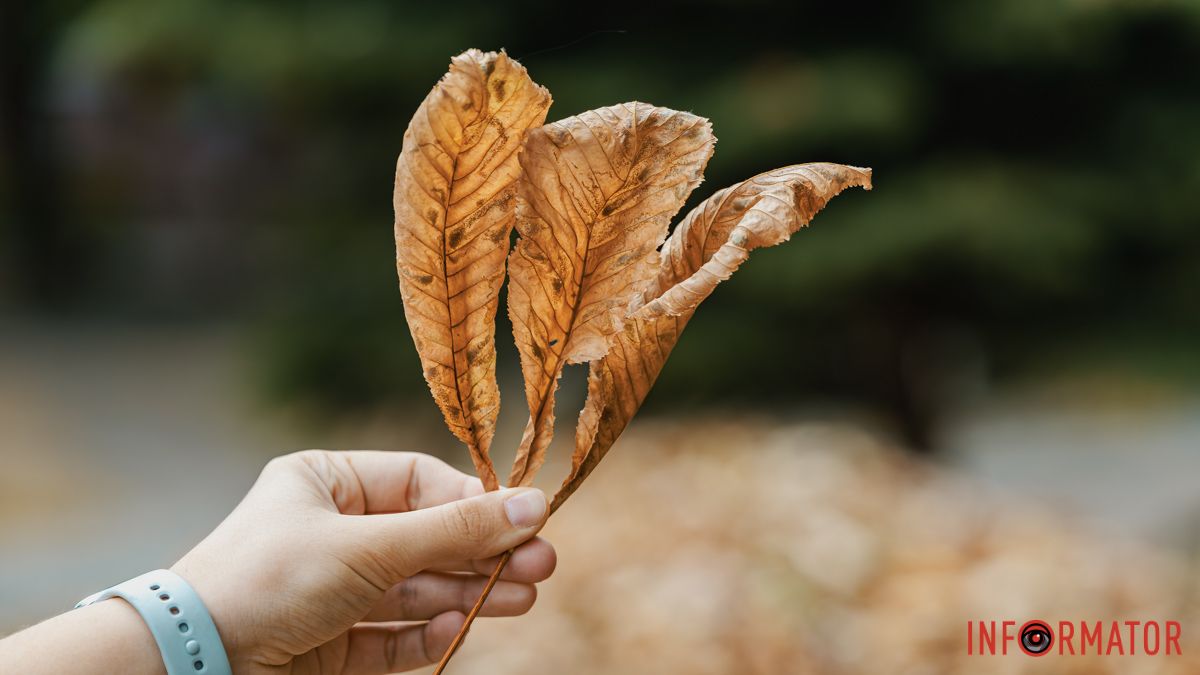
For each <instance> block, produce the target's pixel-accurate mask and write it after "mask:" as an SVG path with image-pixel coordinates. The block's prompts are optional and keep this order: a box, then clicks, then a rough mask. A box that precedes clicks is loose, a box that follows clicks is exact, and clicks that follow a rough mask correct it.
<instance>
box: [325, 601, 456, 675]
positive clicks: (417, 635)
mask: <svg viewBox="0 0 1200 675" xmlns="http://www.w3.org/2000/svg"><path fill="white" fill-rule="evenodd" d="M466 618H467V617H466V616H465V615H464V614H463V613H462V612H446V613H444V614H439V615H437V616H435V617H433V619H432V620H431V621H430V622H429V623H423V624H420V625H416V626H402V625H369V626H355V627H354V628H351V629H350V632H349V638H350V639H349V643H348V646H347V648H346V658H345V661H344V663H343V668H342V670H341V673H342V675H385V674H386V673H398V672H402V671H405V670H412V669H413V668H420V667H421V666H425V665H429V664H430V663H433V662H434V661H437V660H438V659H440V658H441V657H442V653H443V652H445V651H446V648H448V647H449V646H450V642H451V641H453V640H454V636H455V635H457V634H458V631H459V629H460V628H462V625H463V621H465V620H466Z"/></svg>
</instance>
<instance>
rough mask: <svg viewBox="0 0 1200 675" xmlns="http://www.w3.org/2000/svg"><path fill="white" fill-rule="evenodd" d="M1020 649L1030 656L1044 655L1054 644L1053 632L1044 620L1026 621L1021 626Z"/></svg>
mask: <svg viewBox="0 0 1200 675" xmlns="http://www.w3.org/2000/svg"><path fill="white" fill-rule="evenodd" d="M1020 638H1021V651H1023V652H1025V653H1026V654H1028V655H1030V656H1044V655H1045V654H1047V653H1049V652H1050V646H1051V645H1053V644H1054V633H1051V632H1050V626H1049V624H1047V623H1046V622H1045V621H1028V622H1026V623H1025V625H1024V626H1021V632H1020Z"/></svg>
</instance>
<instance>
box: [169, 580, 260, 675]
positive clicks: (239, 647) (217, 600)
mask: <svg viewBox="0 0 1200 675" xmlns="http://www.w3.org/2000/svg"><path fill="white" fill-rule="evenodd" d="M169 569H170V571H172V572H174V573H175V574H178V575H179V576H180V577H181V578H182V579H183V580H184V581H186V582H187V583H188V585H189V586H191V587H192V590H194V591H195V592H196V595H198V596H200V600H201V601H202V602H203V603H204V606H205V608H206V609H207V610H208V615H209V616H210V617H212V621H213V624H214V625H215V626H216V627H217V633H218V634H219V635H220V636H221V643H222V644H223V645H224V647H225V655H226V657H227V658H228V659H229V665H230V667H232V668H233V672H235V673H242V672H246V668H245V666H246V665H247V664H248V663H249V662H250V652H251V649H250V645H249V644H248V642H247V640H246V636H247V631H246V630H244V627H240V626H239V623H240V622H239V620H238V613H237V610H236V607H235V606H233V605H232V603H231V602H230V600H228V599H226V598H225V593H224V592H223V591H224V588H223V587H222V585H219V584H215V583H211V582H210V581H209V579H208V577H207V576H206V575H205V574H203V573H202V572H201V571H200V570H198V569H196V566H194V565H189V563H188V558H187V556H185V557H184V558H183V559H182V560H180V561H179V562H177V563H175V564H174V565H172V566H171V567H170V568H169Z"/></svg>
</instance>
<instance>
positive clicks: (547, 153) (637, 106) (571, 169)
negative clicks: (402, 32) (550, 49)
mask: <svg viewBox="0 0 1200 675" xmlns="http://www.w3.org/2000/svg"><path fill="white" fill-rule="evenodd" d="M714 142H715V139H714V138H713V136H712V132H711V129H710V126H709V123H708V121H707V120H705V119H703V118H700V117H697V116H695V115H691V114H688V113H683V112H677V111H674V110H668V109H665V108H656V107H653V106H650V105H647V104H644V103H636V102H635V103H627V104H624V105H618V106H612V107H609V108H601V109H599V110H592V111H589V112H585V113H583V114H580V115H577V116H574V117H569V118H567V119H565V120H562V121H559V122H555V123H554V124H549V125H546V126H544V127H542V128H540V129H536V130H533V131H531V132H530V133H529V134H528V136H527V137H526V140H525V145H524V148H523V149H522V151H521V155H520V164H521V168H522V176H521V179H520V181H519V182H518V191H517V230H518V232H519V233H520V235H521V237H520V239H519V240H518V242H517V245H516V247H515V248H514V250H513V252H512V255H511V256H510V257H509V278H510V279H511V283H510V284H509V294H508V311H509V316H510V317H511V319H512V323H513V334H514V337H515V338H516V343H517V349H518V351H519V352H520V355H521V370H522V373H523V374H524V377H525V396H526V400H527V402H528V404H529V410H530V419H529V423H528V425H527V426H526V429H525V434H524V436H523V438H522V440H521V445H520V447H519V448H518V450H517V457H516V461H515V462H514V465H513V471H512V474H511V476H510V478H509V484H510V485H527V484H529V483H530V482H531V481H532V480H533V476H534V474H536V473H537V470H538V469H539V468H540V467H541V464H542V462H543V461H544V459H545V452H546V447H547V446H548V445H549V443H550V438H551V435H552V434H553V424H554V393H555V389H556V388H557V386H558V379H559V377H560V375H561V374H562V369H563V367H564V366H565V365H567V364H572V363H583V362H587V361H593V360H595V359H598V358H600V357H602V356H604V354H605V352H606V351H607V350H608V346H609V338H610V337H611V336H612V335H614V334H616V333H617V332H618V331H620V330H621V327H622V325H623V324H624V322H625V319H626V317H627V316H628V314H629V310H630V308H631V306H632V303H633V301H634V300H635V299H637V298H638V297H639V295H640V293H641V292H642V290H643V289H644V288H645V287H646V284H648V283H649V282H650V281H651V280H652V279H653V277H654V275H655V274H656V272H657V261H658V254H657V252H656V250H657V248H658V246H659V245H660V244H661V243H662V241H663V238H664V237H666V234H667V227H668V225H669V222H670V219H671V218H672V217H673V216H674V215H675V213H676V212H677V211H678V210H679V209H680V208H681V207H682V206H683V203H684V201H686V200H687V197H688V195H689V194H690V193H691V191H692V189H693V188H695V186H696V185H697V184H699V183H700V180H701V178H702V176H703V173H704V167H705V165H706V164H707V163H708V159H709V157H710V156H711V155H712V150H713V143H714Z"/></svg>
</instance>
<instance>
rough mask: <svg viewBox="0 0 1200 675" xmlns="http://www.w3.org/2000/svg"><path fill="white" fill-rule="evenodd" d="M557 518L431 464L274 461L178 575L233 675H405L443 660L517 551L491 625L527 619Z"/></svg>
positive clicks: (373, 456) (317, 457)
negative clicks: (551, 520)
mask: <svg viewBox="0 0 1200 675" xmlns="http://www.w3.org/2000/svg"><path fill="white" fill-rule="evenodd" d="M546 513H547V503H546V496H545V494H543V493H542V492H541V491H540V490H536V489H533V488H514V489H510V490H502V491H499V492H490V493H484V491H483V487H482V485H481V484H480V482H479V480H478V479H476V478H473V477H468V476H467V475H466V474H463V473H461V472H459V471H457V470H455V469H453V468H451V467H450V466H449V465H447V464H446V463H444V462H442V461H441V460H438V459H435V458H433V457H430V456H428V455H422V454H417V453H401V452H397V453H391V452H372V451H357V452H327V451H320V450H308V451H304V452H299V453H295V454H291V455H286V456H283V457H279V458H276V459H274V460H272V461H271V462H270V463H269V464H268V465H267V467H266V468H265V469H263V472H262V475H261V476H260V477H259V479H258V481H257V482H256V483H255V484H254V487H252V488H251V490H250V492H249V493H248V494H247V495H246V498H245V499H244V500H243V501H242V503H241V504H239V505H238V507H237V508H236V509H234V511H233V513H231V514H230V515H229V517H228V518H226V519H225V521H224V522H222V523H221V525H220V526H218V527H217V529H216V530H214V531H213V533H212V534H210V535H209V536H208V537H207V538H206V539H205V540H204V541H202V542H201V543H200V544H199V545H198V546H196V548H194V549H193V550H192V551H191V552H189V553H188V554H187V555H185V556H184V557H183V559H181V560H180V561H179V562H178V563H176V564H175V566H174V567H173V568H172V570H173V571H174V572H176V573H177V574H179V575H180V576H182V577H183V578H184V579H186V580H187V581H188V582H189V583H190V584H191V585H192V587H193V588H195V589H196V592H197V593H198V594H199V595H200V597H201V598H202V599H203V600H204V603H205V605H206V606H207V607H208V609H209V612H210V613H211V614H212V616H213V619H214V621H215V622H216V624H217V629H218V631H220V633H221V637H222V640H223V641H224V643H225V648H226V651H227V652H228V654H229V660H230V662H231V664H232V665H233V670H234V672H235V673H239V674H240V673H277V672H288V673H297V674H299V673H305V674H309V673H311V674H313V675H317V674H321V675H374V674H376V673H392V672H399V671H404V670H409V669H412V668H417V667H420V666H423V665H426V664H428V663H431V662H433V661H435V660H437V659H438V658H439V657H440V656H441V654H442V652H443V651H444V650H445V649H446V647H448V646H449V644H450V641H451V640H452V639H453V638H454V636H455V635H456V634H457V633H458V630H459V628H460V627H461V626H462V623H463V620H464V619H465V615H464V612H465V611H467V610H469V609H470V607H471V606H472V605H473V604H474V601H475V599H476V598H477V597H478V595H479V593H480V591H481V590H482V589H483V586H484V584H485V583H486V581H487V576H488V575H489V574H491V572H492V570H493V569H494V567H495V565H496V562H497V560H498V557H497V554H499V553H502V552H503V551H506V550H508V549H510V548H512V547H514V546H517V549H516V552H515V553H514V554H513V557H512V560H511V561H510V562H509V564H508V566H507V567H506V568H505V570H504V573H503V574H502V575H501V577H500V581H499V582H497V584H496V587H495V588H494V589H493V590H492V593H491V596H490V597H489V598H488V600H487V602H486V603H485V604H484V606H483V609H482V611H481V615H482V616H513V615H518V614H523V613H525V612H526V611H528V610H529V608H530V607H531V606H532V605H533V602H534V599H535V598H536V596H537V591H536V589H535V587H534V586H533V584H534V583H536V582H538V581H542V580H544V579H546V578H547V577H549V576H550V573H551V572H553V570H554V565H555V553H554V549H553V548H552V547H551V546H550V544H549V543H547V542H546V541H545V540H543V539H540V538H534V534H535V533H536V532H537V531H538V530H539V529H541V527H542V525H543V524H544V523H545V519H546ZM522 542H524V543H522ZM411 621H425V622H426V623H421V624H401V623H396V622H411Z"/></svg>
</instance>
